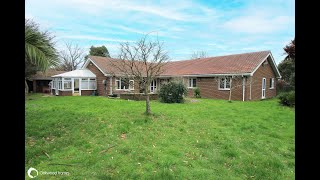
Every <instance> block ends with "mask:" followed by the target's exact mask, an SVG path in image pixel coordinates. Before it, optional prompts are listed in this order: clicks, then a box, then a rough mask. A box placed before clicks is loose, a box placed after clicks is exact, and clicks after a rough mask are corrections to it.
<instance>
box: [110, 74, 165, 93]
mask: <svg viewBox="0 0 320 180" xmlns="http://www.w3.org/2000/svg"><path fill="white" fill-rule="evenodd" d="M116 79H117V78H116V77H113V78H112V87H113V89H112V92H113V94H126V93H139V82H138V80H135V81H134V90H131V91H128V90H116ZM108 82H110V80H108ZM109 84H110V83H109ZM157 87H159V80H158V79H157ZM108 93H109V92H108Z"/></svg>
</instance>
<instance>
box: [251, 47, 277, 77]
mask: <svg viewBox="0 0 320 180" xmlns="http://www.w3.org/2000/svg"><path fill="white" fill-rule="evenodd" d="M269 56H270V57H271V60H272V64H273V65H272V66H274V68H275V69H276V70H277V73H278V76H279V77H278V78H281V74H280V72H279V70H278V68H277V66H276V63H275V61H274V59H273V56H272V54H271V53H269V54H268V55H267V56H266V57H265V58H264V59H263V60H262V61H261V62H260V63H259V65H258V66H257V67H256V68H255V69H254V70H253V71H252V73H250V76H253V74H254V73H255V72H256V71H257V70H258V69H259V67H260V66H261V64H262V63H263V62H264V61H265V60H266V59H267V58H268V57H269Z"/></svg>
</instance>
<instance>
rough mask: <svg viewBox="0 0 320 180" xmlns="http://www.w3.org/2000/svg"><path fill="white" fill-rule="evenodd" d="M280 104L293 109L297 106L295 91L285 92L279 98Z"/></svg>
mask: <svg viewBox="0 0 320 180" xmlns="http://www.w3.org/2000/svg"><path fill="white" fill-rule="evenodd" d="M278 98H279V100H280V101H279V102H280V104H282V105H284V106H290V107H293V106H294V105H295V91H290V92H283V93H280V94H279V96H278Z"/></svg>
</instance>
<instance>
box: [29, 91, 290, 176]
mask: <svg viewBox="0 0 320 180" xmlns="http://www.w3.org/2000/svg"><path fill="white" fill-rule="evenodd" d="M196 100H198V101H190V100H188V101H187V102H186V103H184V104H162V103H159V102H157V101H152V102H151V110H152V112H153V115H152V116H149V117H147V116H145V115H144V114H143V113H144V110H145V102H143V101H141V102H137V101H126V100H121V99H108V98H105V97H96V96H95V97H92V96H89V97H85V96H83V97H42V95H40V94H35V95H30V96H28V97H27V98H26V106H25V109H26V112H25V113H26V114H25V117H26V122H25V126H26V132H25V147H26V150H25V155H26V158H25V166H26V167H25V168H26V171H27V170H28V169H29V167H34V168H36V169H37V170H38V171H39V176H38V177H39V178H40V177H42V178H44V179H50V178H52V179H56V178H57V176H58V175H57V176H52V175H51V176H50V175H40V171H47V172H54V171H59V172H69V173H70V175H69V176H61V175H60V176H59V177H58V178H62V179H294V177H295V153H294V152H295V145H294V143H295V133H294V128H295V127H294V124H295V123H294V120H295V119H294V118H295V117H294V110H293V109H291V108H288V107H283V106H280V105H279V104H278V102H277V101H278V100H277V99H270V100H264V101H253V102H238V101H234V102H232V103H228V102H227V101H225V100H212V99H196ZM27 177H28V176H27V175H26V178H27Z"/></svg>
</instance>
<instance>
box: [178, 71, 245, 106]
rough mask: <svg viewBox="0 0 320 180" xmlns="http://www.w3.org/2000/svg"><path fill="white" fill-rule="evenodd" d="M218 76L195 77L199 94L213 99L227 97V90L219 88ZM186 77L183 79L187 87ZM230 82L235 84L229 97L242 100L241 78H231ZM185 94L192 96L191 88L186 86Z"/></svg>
mask: <svg viewBox="0 0 320 180" xmlns="http://www.w3.org/2000/svg"><path fill="white" fill-rule="evenodd" d="M218 79H219V78H218V77H197V87H198V88H199V89H200V95H201V97H204V98H213V99H229V90H219V89H218V85H219V80H218ZM188 81H189V80H188V78H185V79H184V84H185V85H186V86H187V87H188ZM232 84H234V85H235V84H237V85H239V84H240V85H241V86H239V87H238V86H237V87H235V88H233V89H232V94H231V99H232V100H241V101H242V79H241V78H240V79H238V78H237V79H236V80H233V82H232ZM187 95H188V96H189V97H193V96H194V95H193V88H188V93H187Z"/></svg>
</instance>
